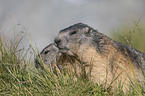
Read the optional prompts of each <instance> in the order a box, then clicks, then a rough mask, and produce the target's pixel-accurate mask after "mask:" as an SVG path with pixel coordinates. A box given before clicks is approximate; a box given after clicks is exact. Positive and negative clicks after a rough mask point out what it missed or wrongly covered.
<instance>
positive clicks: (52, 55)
mask: <svg viewBox="0 0 145 96" xmlns="http://www.w3.org/2000/svg"><path fill="white" fill-rule="evenodd" d="M40 55H41V56H38V57H41V58H42V61H41V60H38V58H36V59H35V67H36V68H37V69H38V70H42V69H43V64H42V62H43V63H44V64H45V65H46V66H48V67H49V68H54V67H55V66H54V64H56V59H57V58H58V57H59V56H60V55H61V53H60V52H59V49H58V48H57V47H56V45H55V44H54V43H52V44H50V45H48V46H47V47H45V48H44V49H43V50H42V51H41V53H40Z"/></svg>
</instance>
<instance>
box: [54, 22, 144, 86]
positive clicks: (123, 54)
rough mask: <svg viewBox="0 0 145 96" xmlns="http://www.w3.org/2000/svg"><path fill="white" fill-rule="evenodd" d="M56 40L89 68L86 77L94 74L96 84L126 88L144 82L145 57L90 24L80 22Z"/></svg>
mask: <svg viewBox="0 0 145 96" xmlns="http://www.w3.org/2000/svg"><path fill="white" fill-rule="evenodd" d="M54 41H55V43H56V44H57V46H58V48H59V49H60V51H61V52H62V53H65V54H70V53H71V54H73V56H76V57H77V58H78V59H79V60H80V61H82V62H83V63H84V64H85V65H87V66H86V69H85V70H86V74H88V73H89V72H90V73H91V74H90V75H91V76H90V79H92V80H93V81H94V82H97V83H107V85H108V86H109V85H111V84H112V85H114V86H118V84H119V83H120V81H121V82H122V83H121V84H123V82H124V87H123V89H125V88H128V86H127V85H128V84H130V80H132V82H133V83H135V78H137V80H138V81H140V82H141V81H142V80H143V74H142V71H141V69H143V70H144V69H145V68H144V65H143V63H144V61H145V54H143V53H141V52H140V51H138V50H136V49H134V48H131V47H129V46H127V45H124V44H122V43H119V42H117V41H114V40H112V39H110V38H109V37H107V36H106V35H104V34H102V33H100V32H98V31H97V30H94V29H93V28H91V27H90V26H88V25H86V24H83V23H78V24H74V25H72V26H70V27H68V28H65V29H63V30H61V31H60V32H59V34H58V36H57V37H56V38H55V40H54ZM134 73H135V74H134ZM134 75H135V76H134ZM115 79H117V80H115Z"/></svg>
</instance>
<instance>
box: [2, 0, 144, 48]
mask: <svg viewBox="0 0 145 96" xmlns="http://www.w3.org/2000/svg"><path fill="white" fill-rule="evenodd" d="M144 21H145V0H0V32H1V33H3V34H5V35H8V36H9V35H11V34H15V33H19V32H21V31H23V32H27V34H28V35H29V36H30V39H31V41H32V42H33V43H36V44H37V46H38V49H39V50H40V51H41V50H42V49H43V48H44V47H45V46H47V45H48V44H50V43H52V42H53V39H54V37H55V36H56V35H57V34H58V32H59V30H61V29H64V28H66V27H68V26H70V25H73V24H75V23H78V22H82V23H85V24H88V25H89V26H92V27H93V28H94V29H97V30H98V31H100V32H102V33H104V34H106V35H108V36H111V37H112V38H114V39H115V40H117V39H118V37H117V38H116V36H118V35H114V34H115V33H119V32H120V34H121V32H123V33H122V34H126V33H127V36H128V34H129V36H130V35H131V34H132V33H135V32H136V33H138V32H140V31H142V32H144V31H145V30H143V28H144V27H145V26H143V25H145V22H144ZM126 26H127V27H126ZM140 26H141V27H140ZM122 34H121V35H119V36H123V35H122ZM129 36H128V38H129V40H131V41H132V40H134V37H132V38H131V39H130V37H129ZM134 36H137V35H134ZM138 36H139V38H140V35H138ZM141 36H143V35H141ZM120 38H121V37H120ZM143 38H144V37H143ZM119 40H120V39H118V41H119ZM121 40H123V39H121ZM124 40H126V38H125V39H124ZM131 41H130V42H131ZM134 41H136V40H134ZM138 42H140V41H138ZM124 43H126V44H128V42H124ZM142 43H143V44H144V42H142ZM142 43H141V44H140V46H141V45H142ZM131 44H132V42H131V43H130V45H131ZM137 44H139V43H137ZM26 45H29V44H23V46H26ZM137 46H139V45H137ZM144 49H145V48H144V47H143V49H141V51H143V50H144Z"/></svg>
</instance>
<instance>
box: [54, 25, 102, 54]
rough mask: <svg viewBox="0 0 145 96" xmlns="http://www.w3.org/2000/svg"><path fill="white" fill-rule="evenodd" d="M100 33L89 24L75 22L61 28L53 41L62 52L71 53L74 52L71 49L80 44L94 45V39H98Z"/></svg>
mask: <svg viewBox="0 0 145 96" xmlns="http://www.w3.org/2000/svg"><path fill="white" fill-rule="evenodd" d="M96 35H98V36H96ZM100 35H101V33H99V32H97V30H94V29H93V28H91V27H90V26H88V25H86V24H83V23H77V24H74V25H72V26H70V27H68V28H66V29H63V30H61V31H60V32H59V34H58V36H57V37H56V38H55V40H54V41H55V43H56V44H57V46H58V48H59V49H60V51H61V52H62V53H67V54H71V55H72V54H74V53H73V51H74V50H76V49H79V48H80V46H82V45H88V46H92V45H95V46H96V45H97V44H96V43H97V42H96V41H99V40H98V39H99V37H101V36H100ZM94 42H95V44H94Z"/></svg>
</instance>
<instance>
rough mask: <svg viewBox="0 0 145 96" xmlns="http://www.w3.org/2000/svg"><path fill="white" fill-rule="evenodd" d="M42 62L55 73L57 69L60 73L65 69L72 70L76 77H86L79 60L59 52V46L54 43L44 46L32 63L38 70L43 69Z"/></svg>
mask: <svg viewBox="0 0 145 96" xmlns="http://www.w3.org/2000/svg"><path fill="white" fill-rule="evenodd" d="M41 59H42V60H41ZM43 63H44V64H45V65H46V66H47V67H48V68H49V69H51V71H52V72H53V73H55V74H56V75H57V74H58V73H57V71H60V72H61V74H62V73H63V74H66V73H65V72H66V70H67V71H69V72H72V73H73V75H75V77H77V78H79V77H81V78H82V77H83V78H87V77H86V75H85V74H84V73H86V72H84V67H83V66H81V65H80V62H79V61H78V60H76V59H75V58H74V57H73V56H69V55H67V54H62V53H60V51H59V48H57V47H56V45H55V44H54V43H52V44H50V45H48V46H47V47H45V48H44V49H43V50H42V51H41V53H40V55H38V57H36V59H35V63H34V65H35V67H36V69H37V70H38V71H39V72H42V70H43V69H44V66H43ZM57 69H59V70H57Z"/></svg>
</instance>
